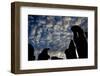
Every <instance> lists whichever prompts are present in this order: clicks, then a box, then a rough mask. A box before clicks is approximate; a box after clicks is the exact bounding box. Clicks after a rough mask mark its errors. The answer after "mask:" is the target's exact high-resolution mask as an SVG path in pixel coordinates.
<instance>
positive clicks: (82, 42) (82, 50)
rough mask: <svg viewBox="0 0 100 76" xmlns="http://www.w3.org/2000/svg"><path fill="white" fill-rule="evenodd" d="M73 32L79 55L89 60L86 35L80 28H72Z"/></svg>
mask: <svg viewBox="0 0 100 76" xmlns="http://www.w3.org/2000/svg"><path fill="white" fill-rule="evenodd" d="M71 30H72V31H73V34H74V38H73V39H74V43H75V45H76V48H77V53H78V56H79V58H87V57H88V48H87V47H88V44H87V40H86V37H85V36H84V35H85V33H84V32H83V30H82V29H81V28H80V27H79V26H72V28H71Z"/></svg>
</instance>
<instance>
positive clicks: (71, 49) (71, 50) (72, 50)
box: [65, 40, 77, 59]
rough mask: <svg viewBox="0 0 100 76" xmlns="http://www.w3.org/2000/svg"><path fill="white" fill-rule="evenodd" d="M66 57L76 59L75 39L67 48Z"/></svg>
mask: <svg viewBox="0 0 100 76" xmlns="http://www.w3.org/2000/svg"><path fill="white" fill-rule="evenodd" d="M65 54H66V58H67V59H76V58H77V56H76V52H75V46H74V43H73V40H71V41H70V44H69V48H68V49H66V50H65Z"/></svg>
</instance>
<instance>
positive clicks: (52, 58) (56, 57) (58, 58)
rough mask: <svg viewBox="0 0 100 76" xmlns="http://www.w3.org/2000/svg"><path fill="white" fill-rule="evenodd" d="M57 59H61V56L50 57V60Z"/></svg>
mask: <svg viewBox="0 0 100 76" xmlns="http://www.w3.org/2000/svg"><path fill="white" fill-rule="evenodd" d="M58 59H63V58H58V57H56V56H53V57H51V60H58Z"/></svg>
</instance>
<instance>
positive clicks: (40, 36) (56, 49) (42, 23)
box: [28, 15, 88, 56]
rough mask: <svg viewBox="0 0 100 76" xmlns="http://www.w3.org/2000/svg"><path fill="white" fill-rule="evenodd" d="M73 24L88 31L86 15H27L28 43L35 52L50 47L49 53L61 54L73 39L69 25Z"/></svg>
mask: <svg viewBox="0 0 100 76" xmlns="http://www.w3.org/2000/svg"><path fill="white" fill-rule="evenodd" d="M75 25H76V26H80V27H81V28H82V29H83V31H84V32H88V18H87V17H74V16H45V15H28V43H30V44H31V45H32V46H33V47H34V49H35V50H36V51H35V54H39V53H40V52H41V51H42V50H43V48H50V50H49V54H50V55H60V56H61V55H62V53H63V52H64V50H65V49H67V48H68V47H69V43H70V41H71V40H72V39H73V33H72V31H71V27H72V26H75Z"/></svg>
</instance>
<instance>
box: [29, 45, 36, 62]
mask: <svg viewBox="0 0 100 76" xmlns="http://www.w3.org/2000/svg"><path fill="white" fill-rule="evenodd" d="M28 60H29V61H31V60H35V56H34V47H33V46H32V45H31V44H28Z"/></svg>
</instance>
